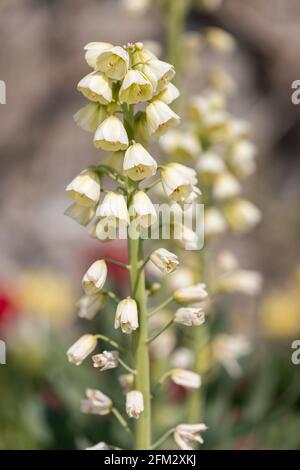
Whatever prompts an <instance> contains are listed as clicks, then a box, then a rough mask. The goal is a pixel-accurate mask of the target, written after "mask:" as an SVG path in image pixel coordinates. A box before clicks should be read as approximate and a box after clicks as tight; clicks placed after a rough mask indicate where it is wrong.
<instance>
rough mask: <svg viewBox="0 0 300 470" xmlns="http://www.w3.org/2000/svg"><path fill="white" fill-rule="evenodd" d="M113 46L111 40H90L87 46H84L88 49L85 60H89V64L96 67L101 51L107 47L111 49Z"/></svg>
mask: <svg viewBox="0 0 300 470" xmlns="http://www.w3.org/2000/svg"><path fill="white" fill-rule="evenodd" d="M111 47H113V45H112V44H110V43H109V42H89V43H88V44H87V45H86V46H84V50H85V51H86V53H85V60H86V61H87V63H88V65H89V66H90V67H92V68H93V69H95V68H96V64H97V58H98V56H99V54H101V52H103V51H105V50H106V49H110V48H111Z"/></svg>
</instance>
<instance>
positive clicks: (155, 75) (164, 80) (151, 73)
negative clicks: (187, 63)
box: [136, 59, 175, 93]
mask: <svg viewBox="0 0 300 470" xmlns="http://www.w3.org/2000/svg"><path fill="white" fill-rule="evenodd" d="M136 68H137V69H138V70H141V71H142V72H143V73H144V75H145V76H146V77H147V79H148V80H149V81H150V82H151V84H152V86H153V90H154V91H155V92H156V93H158V92H160V91H161V90H162V89H163V88H165V87H166V86H167V84H168V83H169V82H170V81H171V80H172V78H174V76H175V69H174V67H173V65H171V64H168V63H167V62H163V61H162V60H159V59H150V60H148V61H147V62H145V63H144V64H139V65H138V64H137V65H136Z"/></svg>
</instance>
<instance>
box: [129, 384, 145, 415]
mask: <svg viewBox="0 0 300 470" xmlns="http://www.w3.org/2000/svg"><path fill="white" fill-rule="evenodd" d="M143 411H144V399H143V394H142V393H141V392H139V391H138V390H131V391H130V392H127V394H126V413H127V414H128V416H129V418H135V419H138V418H139V416H140V414H141V413H142V412H143Z"/></svg>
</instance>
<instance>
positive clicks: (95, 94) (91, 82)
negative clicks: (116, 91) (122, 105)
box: [77, 72, 112, 104]
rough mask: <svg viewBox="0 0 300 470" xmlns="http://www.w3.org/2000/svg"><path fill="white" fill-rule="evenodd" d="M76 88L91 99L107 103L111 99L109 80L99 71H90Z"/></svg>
mask: <svg viewBox="0 0 300 470" xmlns="http://www.w3.org/2000/svg"><path fill="white" fill-rule="evenodd" d="M77 89H78V91H81V93H82V94H83V95H84V96H85V97H86V98H87V99H89V100H91V101H95V102H98V103H101V104H108V103H110V102H111V100H112V88H111V82H110V80H109V79H108V78H107V77H106V76H105V75H104V74H103V73H101V72H92V73H89V74H88V75H86V76H85V77H83V78H82V79H81V80H80V82H79V83H78V85H77Z"/></svg>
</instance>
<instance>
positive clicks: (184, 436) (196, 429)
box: [174, 423, 208, 450]
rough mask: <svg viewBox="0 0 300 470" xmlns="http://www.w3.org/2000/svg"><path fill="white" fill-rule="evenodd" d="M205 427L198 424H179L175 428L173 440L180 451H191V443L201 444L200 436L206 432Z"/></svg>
mask: <svg viewBox="0 0 300 470" xmlns="http://www.w3.org/2000/svg"><path fill="white" fill-rule="evenodd" d="M207 429H208V428H207V426H206V425H205V424H203V423H199V424H179V425H178V426H176V428H175V432H174V439H175V442H176V444H177V445H178V446H179V448H180V449H181V450H193V447H192V444H193V442H196V443H197V442H199V444H203V442H204V441H203V438H202V434H203V433H204V432H205V431H207Z"/></svg>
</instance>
